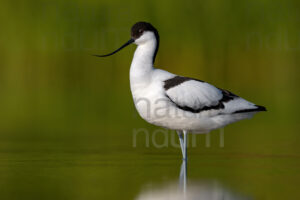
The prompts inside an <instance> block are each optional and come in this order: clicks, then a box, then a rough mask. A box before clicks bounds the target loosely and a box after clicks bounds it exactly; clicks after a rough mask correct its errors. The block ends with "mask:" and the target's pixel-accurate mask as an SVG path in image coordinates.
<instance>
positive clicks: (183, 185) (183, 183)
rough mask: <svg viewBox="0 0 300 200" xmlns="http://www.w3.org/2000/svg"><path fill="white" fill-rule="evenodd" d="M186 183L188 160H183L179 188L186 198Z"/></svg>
mask: <svg viewBox="0 0 300 200" xmlns="http://www.w3.org/2000/svg"><path fill="white" fill-rule="evenodd" d="M186 182H187V162H186V160H183V161H182V164H181V168H180V175H179V186H180V188H182V190H183V196H184V197H186ZM184 199H185V198H184Z"/></svg>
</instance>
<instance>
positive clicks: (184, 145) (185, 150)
mask: <svg viewBox="0 0 300 200" xmlns="http://www.w3.org/2000/svg"><path fill="white" fill-rule="evenodd" d="M183 140H184V143H183V150H184V151H183V152H184V153H183V160H185V161H186V160H187V131H183Z"/></svg>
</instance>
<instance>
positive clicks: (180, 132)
mask: <svg viewBox="0 0 300 200" xmlns="http://www.w3.org/2000/svg"><path fill="white" fill-rule="evenodd" d="M177 134H178V137H179V142H180V147H181V152H182V156H183V157H184V149H183V148H184V147H183V144H184V141H183V132H182V131H177Z"/></svg>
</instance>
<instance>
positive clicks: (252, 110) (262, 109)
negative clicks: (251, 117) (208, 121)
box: [234, 105, 267, 113]
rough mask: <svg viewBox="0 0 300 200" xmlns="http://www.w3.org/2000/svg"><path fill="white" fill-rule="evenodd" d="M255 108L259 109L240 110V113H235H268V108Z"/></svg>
mask: <svg viewBox="0 0 300 200" xmlns="http://www.w3.org/2000/svg"><path fill="white" fill-rule="evenodd" d="M255 106H256V107H257V108H252V109H244V110H238V111H235V112H234V113H248V112H260V111H267V109H266V107H264V106H258V105H255Z"/></svg>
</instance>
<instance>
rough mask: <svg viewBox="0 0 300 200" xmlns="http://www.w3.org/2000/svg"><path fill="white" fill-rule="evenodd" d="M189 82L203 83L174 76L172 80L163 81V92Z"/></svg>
mask: <svg viewBox="0 0 300 200" xmlns="http://www.w3.org/2000/svg"><path fill="white" fill-rule="evenodd" d="M191 80H194V81H199V82H204V81H201V80H198V79H194V78H189V77H183V76H175V77H173V78H170V79H167V80H165V81H164V82H165V85H164V88H165V90H168V89H171V88H173V87H175V86H177V85H180V84H181V83H184V82H186V81H191Z"/></svg>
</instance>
